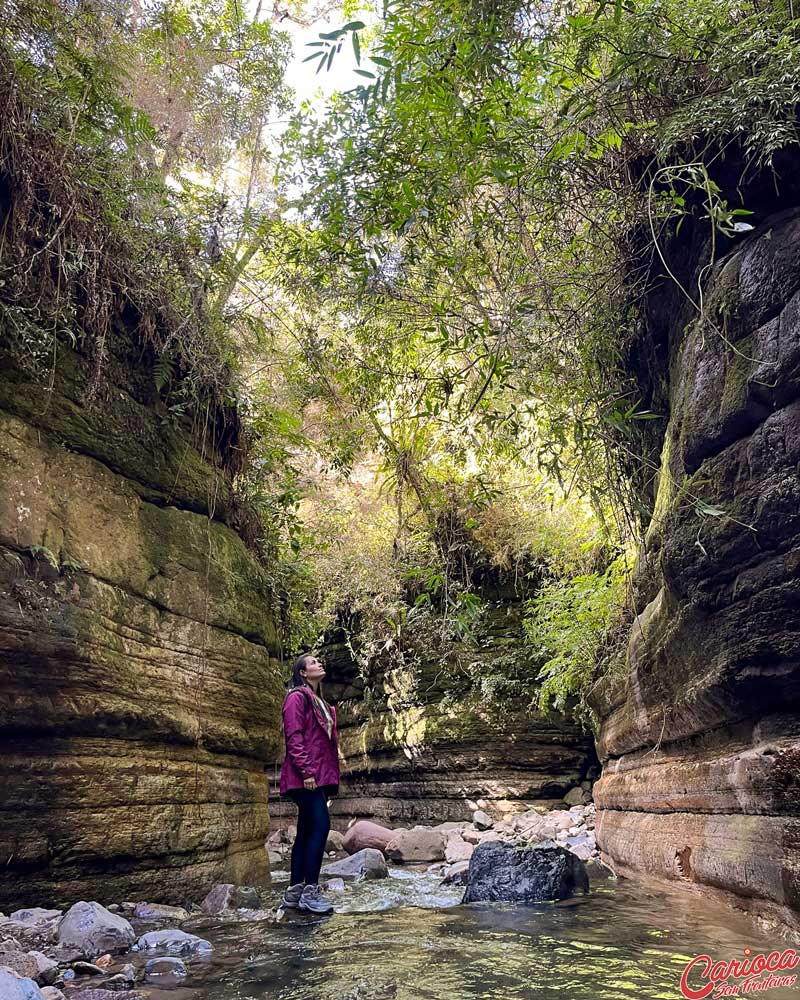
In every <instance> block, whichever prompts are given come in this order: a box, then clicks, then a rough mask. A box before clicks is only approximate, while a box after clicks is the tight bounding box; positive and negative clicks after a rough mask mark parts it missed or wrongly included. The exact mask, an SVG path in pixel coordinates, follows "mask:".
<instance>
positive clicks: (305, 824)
mask: <svg viewBox="0 0 800 1000" xmlns="http://www.w3.org/2000/svg"><path fill="white" fill-rule="evenodd" d="M288 794H289V797H290V798H291V799H292V800H293V801H294V802H295V803H296V804H297V809H298V817H297V836H296V837H295V841H294V846H293V847H292V876H291V882H290V884H291V885H297V884H298V882H305V883H306V884H308V885H312V884H313V883H314V882H318V881H319V870H320V868H321V867H322V857H323V855H324V853H325V843H326V841H327V839H328V833H329V832H330V829H331V819H330V816H329V815H328V801H327V796H326V793H325V791H324V790H323V789H322V788H315V789H314V790H313V791H309V790H308V789H307V788H297V789H294V790H293V791H291V792H289V793H288Z"/></svg>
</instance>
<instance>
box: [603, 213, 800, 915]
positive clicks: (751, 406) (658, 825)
mask: <svg viewBox="0 0 800 1000" xmlns="http://www.w3.org/2000/svg"><path fill="white" fill-rule="evenodd" d="M657 301H658V300H657ZM660 301H661V305H662V306H663V305H664V300H663V299H662V300H660ZM705 301H706V309H707V311H708V316H709V317H710V322H709V321H707V322H702V323H701V322H697V321H696V318H695V317H693V316H692V315H691V313H689V314H687V313H686V311H685V310H684V311H683V312H681V311H680V310H678V311H677V313H673V315H672V317H671V322H670V323H669V329H668V331H667V333H668V343H667V344H666V347H665V350H666V352H667V354H668V357H669V361H670V379H669V386H668V406H669V423H668V426H667V429H666V435H665V440H664V446H663V453H662V462H661V471H660V474H659V479H658V492H657V497H656V504H655V514H654V517H653V520H652V523H651V525H650V529H649V531H648V534H647V539H646V545H645V548H644V551H643V552H642V554H641V557H640V562H639V567H638V570H637V580H636V599H637V603H638V610H639V614H638V617H637V618H636V621H635V622H634V625H633V627H632V629H631V633H630V639H629V643H628V647H627V654H626V657H625V663H624V668H623V669H622V671H621V673H620V674H618V675H617V676H616V677H614V676H612V677H610V678H608V679H606V680H604V681H603V682H601V683H600V684H599V685H598V686H597V687H596V689H595V691H594V692H593V701H594V704H595V707H596V708H597V711H598V713H599V715H600V716H601V718H602V720H603V724H602V729H601V732H600V737H599V741H598V752H599V755H600V757H601V760H602V761H603V764H604V767H603V776H602V779H601V780H600V781H599V782H598V783H597V784H596V785H595V789H594V795H595V802H596V804H597V807H598V826H597V831H598V843H599V845H600V847H601V849H602V851H603V853H604V856H605V857H606V859H607V860H609V861H610V862H611V863H612V864H613V865H614V867H615V868H616V869H617V870H618V871H621V872H625V871H636V872H646V873H648V874H652V875H656V876H659V877H662V878H667V879H675V880H679V881H683V882H686V883H692V884H694V885H695V886H701V887H703V888H704V889H707V890H708V891H718V892H720V893H722V894H723V895H724V896H725V897H726V898H728V899H734V900H735V901H736V903H737V905H740V906H745V907H746V908H749V909H752V910H754V911H756V912H763V913H768V914H772V915H775V916H777V917H778V918H779V919H781V920H783V921H785V922H787V923H789V924H792V925H794V926H797V927H800V914H799V913H798V911H800V572H799V571H800V212H798V211H788V212H787V211H785V212H783V213H781V214H779V215H773V216H771V217H767V218H765V219H764V221H763V222H761V224H760V225H759V226H758V228H757V229H756V230H755V231H754V232H753V233H752V234H750V235H749V236H748V237H747V238H746V239H745V240H744V241H743V242H742V243H741V244H740V245H739V246H737V247H736V248H734V249H733V250H732V251H731V252H729V253H728V255H727V256H726V257H725V258H724V259H722V260H721V261H720V262H719V263H718V264H717V265H716V266H715V268H714V270H713V272H712V274H711V276H710V278H709V280H708V282H707V284H706V289H705ZM651 314H652V306H651ZM655 322H656V324H657V321H655ZM698 499H700V500H701V501H702V504H703V505H705V507H704V508H703V509H704V510H705V514H703V513H699V512H698V509H697V506H698V505H697V500H698Z"/></svg>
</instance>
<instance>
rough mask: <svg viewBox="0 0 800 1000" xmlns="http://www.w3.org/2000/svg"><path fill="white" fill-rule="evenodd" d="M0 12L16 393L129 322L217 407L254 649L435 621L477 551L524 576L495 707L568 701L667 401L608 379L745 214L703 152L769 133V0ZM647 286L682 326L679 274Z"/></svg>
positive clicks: (783, 89) (765, 140) (787, 54)
mask: <svg viewBox="0 0 800 1000" xmlns="http://www.w3.org/2000/svg"><path fill="white" fill-rule="evenodd" d="M6 9H7V12H8V16H7V18H6V20H5V23H4V26H3V28H2V59H3V69H2V74H3V76H2V101H3V107H4V111H5V115H4V125H3V144H2V150H0V169H1V170H2V174H3V177H4V179H5V181H6V183H10V184H12V185H13V186H14V188H15V191H16V193H15V195H14V198H15V203H14V210H13V211H12V212H11V213H10V214H9V218H10V219H11V224H10V226H7V227H6V229H5V230H4V234H3V244H2V254H0V271H1V272H2V273H1V274H0V278H1V279H2V280H3V281H6V282H8V283H9V288H10V295H8V296H7V297H6V298H7V302H6V304H5V305H4V307H3V308H4V327H5V330H6V334H5V335H6V336H9V337H11V338H12V339H13V340H14V342H15V345H16V350H17V351H18V352H19V354H20V355H21V356H23V357H25V358H26V359H27V361H28V362H29V363H30V364H31V365H33V366H38V369H39V370H40V371H41V372H42V377H43V378H51V377H52V366H53V364H55V363H57V349H56V347H57V342H58V338H59V337H61V338H63V337H66V338H69V339H71V340H73V341H75V340H76V339H82V338H86V339H87V340H89V341H91V344H92V350H93V351H94V353H95V355H96V358H97V369H98V377H100V372H101V369H102V358H103V336H104V329H105V327H106V326H107V324H108V323H109V317H110V315H111V313H112V312H113V311H114V310H115V309H116V310H119V309H120V308H123V307H125V306H126V305H128V306H133V307H135V309H136V310H137V312H138V315H139V316H140V327H141V329H142V332H143V335H144V336H145V337H146V338H147V339H148V342H149V343H150V344H151V345H153V347H154V349H155V350H156V351H157V353H158V356H159V364H158V366H157V385H156V386H155V391H156V392H157V393H158V394H160V395H161V396H162V397H163V399H164V400H165V401H166V404H167V406H168V408H169V410H170V412H172V413H174V415H175V417H176V419H181V418H183V417H184V416H185V415H186V414H188V413H190V412H191V410H192V407H193V406H195V405H196V404H197V401H198V400H199V399H202V398H204V395H207V394H209V393H210V394H211V395H212V396H214V397H215V398H218V399H223V400H225V401H226V402H235V403H236V405H237V406H238V408H239V412H240V413H241V414H242V417H243V419H244V420H245V422H246V425H247V427H248V433H249V437H250V440H251V442H252V443H251V448H250V455H249V459H248V461H247V462H246V463H242V467H241V469H239V470H238V471H237V478H236V483H235V485H236V489H237V491H238V492H239V494H240V496H241V497H242V500H243V503H245V504H246V505H247V506H248V508H249V509H250V510H252V511H253V512H254V516H255V517H256V518H257V528H256V529H255V530H254V532H252V535H253V538H252V541H253V542H254V544H256V543H257V544H259V545H260V546H261V550H262V552H263V554H264V557H265V559H267V561H268V562H269V563H270V565H272V566H273V567H274V568H275V581H276V582H275V585H276V589H277V590H278V591H280V593H281V594H282V595H283V600H284V601H285V606H286V621H287V643H288V644H289V645H293V646H297V645H299V644H302V643H312V642H314V641H316V640H317V639H318V638H319V635H320V634H322V633H324V631H325V629H326V628H329V627H330V626H331V625H332V624H333V623H334V622H336V621H337V620H341V618H342V615H343V614H350V616H351V619H352V613H353V612H354V610H355V611H358V615H357V617H359V621H360V622H361V624H360V626H359V628H360V629H361V632H362V635H361V639H362V641H363V644H364V648H365V649H370V648H377V647H378V646H380V645H381V644H382V643H383V644H385V643H387V642H397V641H400V638H399V637H400V633H401V632H402V628H401V624H402V620H404V616H405V617H407V615H408V612H409V609H414V608H416V609H417V611H418V613H422V612H429V613H430V614H435V615H437V616H438V619H437V620H440V621H441V622H443V623H444V624H443V627H442V635H443V636H444V635H451V636H455V635H460V634H463V633H464V632H465V630H466V631H468V630H469V629H470V627H471V623H472V622H473V621H474V620H475V618H476V616H478V615H479V614H480V596H479V595H478V594H477V592H476V587H475V579H476V573H475V571H476V568H478V567H484V569H485V568H486V567H490V568H491V569H492V571H493V572H496V573H506V574H511V575H513V576H515V577H518V578H524V579H527V580H528V581H532V584H531V585H532V586H534V588H535V589H536V591H537V593H536V596H535V597H533V598H532V603H531V605H530V608H529V625H528V632H529V636H530V639H531V642H532V643H533V644H534V645H536V646H537V648H539V649H540V650H541V651H542V653H543V660H542V661H541V662H542V663H543V666H542V667H541V673H539V674H535V675H534V676H531V677H529V678H527V679H526V682H525V684H523V688H524V690H525V692H526V693H527V694H528V695H529V696H530V697H531V699H532V700H533V701H538V703H539V704H540V705H541V706H542V707H546V706H547V705H548V704H556V705H558V706H559V707H564V706H565V705H566V704H567V703H568V702H569V701H570V700H572V699H574V698H575V697H578V696H580V694H581V692H582V691H583V690H585V687H586V685H587V684H588V683H589V682H590V681H591V678H592V676H593V672H594V670H595V669H596V662H597V660H598V658H599V659H601V660H602V658H603V643H604V641H605V640H604V636H605V635H606V631H607V629H608V627H609V624H610V622H611V621H612V620H613V619H614V618H615V616H619V615H620V614H622V613H624V612H623V610H622V609H623V608H624V590H625V579H626V574H627V568H628V567H629V565H630V553H631V552H632V550H633V548H634V547H635V542H636V537H637V533H638V532H639V531H640V530H641V528H642V527H643V526H644V525H646V524H647V522H648V521H649V519H650V517H651V514H652V512H651V511H650V510H649V509H648V504H647V491H646V490H642V488H641V486H642V482H643V481H649V480H652V478H653V476H654V475H655V472H656V468H655V466H654V464H653V453H652V447H651V448H650V450H649V451H648V449H647V448H646V447H645V446H644V445H643V441H644V440H645V439H648V436H649V440H650V441H651V445H652V441H653V440H655V441H656V442H658V439H659V434H660V430H661V429H663V426H664V421H665V418H666V416H667V414H666V413H665V412H663V411H661V410H659V409H658V408H657V407H655V408H654V404H653V400H650V399H644V398H642V394H641V389H640V388H639V386H638V385H637V383H636V381H635V379H633V378H632V377H631V370H630V368H631V366H630V351H631V346H632V344H633V343H634V342H635V340H636V338H637V336H638V335H639V333H640V330H641V323H642V317H641V302H642V299H643V296H644V295H645V294H646V292H647V290H648V288H649V287H650V285H651V283H652V281H653V280H654V276H655V275H657V276H660V277H666V279H667V280H674V281H676V282H678V283H679V279H678V278H677V277H676V276H675V275H674V274H673V273H672V272H671V271H670V269H669V267H668V265H667V262H666V259H665V256H664V252H663V247H664V245H665V243H666V241H667V240H668V239H669V238H671V236H672V235H674V234H675V233H676V232H679V230H680V227H681V226H682V225H683V224H684V221H685V220H687V219H691V220H693V221H694V222H695V223H699V224H700V225H702V226H704V227H705V230H706V231H707V232H708V234H709V236H710V244H709V245H710V248H711V249H710V254H711V255H712V258H713V255H714V254H715V253H716V252H717V247H718V243H719V242H720V241H724V240H728V241H729V240H732V239H736V238H737V236H738V234H739V233H741V232H744V231H746V230H747V229H748V228H750V223H749V222H748V221H747V220H748V217H749V209H748V206H747V205H746V204H740V203H738V202H737V201H735V200H733V199H732V198H731V195H730V193H728V192H723V191H722V190H721V189H720V187H719V186H718V184H717V183H716V182H715V180H714V176H715V168H716V166H718V165H719V163H720V162H722V161H725V159H726V158H733V159H736V162H739V163H741V164H742V170H743V171H745V172H746V171H755V170H761V171H768V170H769V169H771V165H772V163H773V159H774V157H775V155H776V154H777V153H778V152H779V151H780V150H784V149H786V148H787V147H792V146H794V145H796V143H797V139H798V136H797V115H796V108H797V106H798V99H799V98H800V93H798V91H799V90H800V43H799V42H798V25H799V24H800V22H798V20H797V19H796V18H795V16H794V10H793V8H792V5H791V3H790V2H783V0H779V2H776V3H770V4H761V3H760V2H756V0H744V2H737V3H734V2H732V0H689V2H686V0H680V2H679V0H596V2H588V0H563V2H555V3H527V2H505V0H500V2H485V0H444V2H437V3H428V2H424V0H414V2H412V0H386V2H385V3H384V4H383V5H382V6H381V7H378V8H372V7H369V6H362V7H356V6H355V5H353V4H345V5H343V6H342V7H341V9H339V8H338V7H328V8H327V9H324V10H319V9H318V10H313V9H310V8H303V7H302V6H300V5H294V6H287V7H286V8H285V9H284V8H282V7H280V6H279V5H277V4H276V5H275V6H274V7H273V8H271V9H270V10H267V9H266V7H265V6H264V5H262V3H261V2H258V3H257V4H253V5H249V6H247V5H243V4H241V3H240V2H239V0H202V2H199V3H185V2H181V0H147V2H145V0H133V2H131V3H127V2H123V3H121V4H114V5H108V4H101V3H95V2H93V0H77V2H75V3H70V4H63V5H57V4H52V3H50V2H49V0H25V2H24V3H23V2H20V0H12V2H10V3H9V4H7V5H6ZM320 16H324V17H325V18H326V19H327V20H326V21H323V22H320V30H319V31H318V33H317V35H316V37H314V38H313V39H312V41H311V42H310V44H309V45H308V46H307V49H306V51H307V56H308V59H307V62H306V63H305V65H306V67H307V72H308V75H309V77H311V76H314V74H315V73H316V74H317V76H318V78H320V77H322V76H324V75H325V74H326V73H328V72H329V71H331V69H332V67H334V66H339V65H341V64H342V62H343V61H347V60H349V63H350V66H351V70H350V73H351V79H352V82H353V85H352V87H350V89H346V90H345V91H344V92H340V93H335V94H334V95H333V96H332V97H331V98H329V99H327V100H322V99H318V100H312V99H309V98H306V99H305V100H303V101H302V102H298V101H297V100H295V98H294V96H293V95H292V93H291V92H290V90H289V88H288V86H287V84H286V68H287V64H288V62H289V60H290V57H291V48H292V43H293V41H292V40H293V37H294V38H295V41H296V37H297V31H296V27H293V26H297V25H301V24H302V25H308V24H313V23H314V21H315V18H318V17H320ZM331 25H333V26H331ZM293 32H294V36H293ZM734 153H735V156H734ZM54 219H58V220H60V221H58V222H57V223H56V224H54V223H53V220H54ZM31 233H40V234H42V239H41V240H40V242H39V243H37V242H36V240H35V239H32V238H31ZM53 234H55V235H53ZM42 242H44V246H42ZM709 263H711V260H709ZM681 293H682V294H683V295H684V297H685V298H686V300H687V301H688V302H689V303H690V304H691V308H692V310H694V312H695V313H696V314H697V315H698V316H699V315H702V314H703V309H704V305H703V299H702V275H701V276H700V283H699V285H698V287H683V285H681ZM712 328H713V331H714V334H715V335H719V336H721V337H724V332H723V331H721V330H717V329H716V328H714V327H713V324H712ZM54 359H56V360H54ZM687 501H688V502H690V503H692V504H693V505H694V506H695V508H696V510H697V513H698V516H699V517H702V516H724V512H721V511H717V510H715V509H713V508H710V507H709V506H708V505H707V504H704V503H703V500H702V497H696V496H687ZM576 629H577V630H578V631H577V632H576Z"/></svg>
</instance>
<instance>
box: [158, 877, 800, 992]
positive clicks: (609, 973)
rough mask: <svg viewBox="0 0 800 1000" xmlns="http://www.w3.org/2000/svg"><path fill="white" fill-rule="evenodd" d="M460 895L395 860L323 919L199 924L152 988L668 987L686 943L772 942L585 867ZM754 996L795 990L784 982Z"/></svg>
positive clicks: (714, 948)
mask: <svg viewBox="0 0 800 1000" xmlns="http://www.w3.org/2000/svg"><path fill="white" fill-rule="evenodd" d="M277 892H278V889H277V888H276V896H277ZM460 898H461V890H460V889H457V888H450V887H447V886H442V885H441V884H440V882H439V880H438V878H436V877H435V876H426V875H424V874H422V873H418V872H416V873H415V872H409V871H406V870H400V871H395V872H393V877H392V878H390V879H387V880H382V881H375V882H366V883H363V884H361V885H359V886H356V887H352V888H348V889H347V890H346V891H345V892H344V893H339V894H337V895H335V896H333V897H332V899H333V900H334V902H335V903H336V905H337V909H338V910H339V912H338V913H337V914H336V915H335V916H334V917H332V918H314V917H309V916H305V915H302V914H296V913H290V914H287V917H286V919H285V921H284V922H282V923H281V924H278V925H274V924H257V925H246V924H244V925H243V924H231V925H227V926H225V927H223V928H217V929H216V931H215V932H213V931H210V930H209V931H208V932H207V934H210V936H212V937H213V938H214V943H215V946H216V950H215V953H214V956H213V960H212V961H211V962H210V963H208V964H207V965H206V966H205V967H203V968H201V969H193V970H192V971H193V975H192V980H191V983H190V984H189V983H187V986H186V987H184V988H182V989H180V990H173V991H170V992H169V993H167V992H166V991H162V992H161V993H159V994H153V995H152V996H153V1000H162V997H163V998H166V997H170V998H172V1000H266V998H269V1000H289V998H292V1000H426V998H430V1000H462V998H469V1000H584V998H585V1000H623V998H629V997H638V998H646V1000H661V998H664V1000H668V998H669V1000H673V998H679V997H680V990H679V981H680V975H681V972H682V970H683V967H684V965H685V964H686V962H687V961H688V960H689V958H691V957H693V956H694V955H697V954H699V953H700V952H703V951H709V953H710V954H712V955H714V956H715V957H718V958H720V959H729V958H735V957H740V956H741V955H742V951H743V949H744V948H745V947H746V946H749V947H751V948H753V949H754V950H757V951H769V950H771V948H772V946H774V945H778V946H780V947H783V946H785V943H782V942H778V941H775V942H773V941H771V940H769V939H765V938H763V937H761V936H760V935H759V934H758V933H757V932H756V931H755V930H754V927H753V925H752V923H751V922H750V921H749V920H748V919H747V918H746V917H745V916H744V915H739V914H737V913H736V912H733V911H730V910H727V909H725V910H721V909H720V908H719V907H717V906H715V905H713V904H711V903H709V902H707V901H705V900H703V899H701V898H698V897H696V896H691V895H688V894H685V893H680V892H677V891H676V892H672V891H667V890H664V891H661V890H658V891H654V890H652V889H649V888H643V887H642V886H641V885H638V884H635V883H630V882H625V881H621V882H616V881H614V880H611V879H608V878H607V877H605V876H604V875H599V874H597V873H596V874H595V877H594V879H593V883H592V892H591V894H590V895H588V896H581V897H578V898H577V899H573V900H565V901H563V902H561V903H556V904H542V905H540V906H536V907H531V908H521V907H515V906H510V905H508V906H506V905H497V904H493V905H484V904H479V903H475V904H471V905H469V906H461V905H458V904H459V901H460ZM758 995H760V996H766V997H769V998H771V1000H790V998H792V1000H800V990H798V989H797V988H792V989H774V990H769V991H767V992H763V993H760V994H758Z"/></svg>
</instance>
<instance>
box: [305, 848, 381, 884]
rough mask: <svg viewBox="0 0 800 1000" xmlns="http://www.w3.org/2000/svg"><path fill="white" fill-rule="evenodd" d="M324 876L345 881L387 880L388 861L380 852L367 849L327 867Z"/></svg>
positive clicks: (323, 870) (323, 872)
mask: <svg viewBox="0 0 800 1000" xmlns="http://www.w3.org/2000/svg"><path fill="white" fill-rule="evenodd" d="M322 874H323V875H326V876H334V877H338V878H343V879H357V878H387V877H388V875H389V870H388V869H387V867H386V859H385V858H384V856H383V855H382V854H381V852H380V851H376V850H374V849H373V848H371V847H365V848H364V850H363V851H358V852H357V853H356V854H351V855H350V857H349V858H344V859H343V860H342V861H334V862H333V863H332V864H329V865H325V867H324V868H323V869H322Z"/></svg>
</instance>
